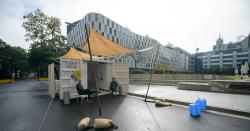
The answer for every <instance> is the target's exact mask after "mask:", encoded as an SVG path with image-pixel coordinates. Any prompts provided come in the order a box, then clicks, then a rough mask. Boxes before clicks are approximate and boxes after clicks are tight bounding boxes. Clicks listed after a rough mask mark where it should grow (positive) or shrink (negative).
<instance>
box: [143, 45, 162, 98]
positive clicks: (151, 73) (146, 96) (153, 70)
mask: <svg viewBox="0 0 250 131" xmlns="http://www.w3.org/2000/svg"><path fill="white" fill-rule="evenodd" d="M158 54H159V47H158V48H157V53H156V55H155V56H154V59H153V62H152V63H153V69H152V70H151V72H150V78H149V82H148V89H147V93H146V95H145V100H144V101H145V102H147V98H148V91H149V87H150V85H151V82H152V77H153V72H155V61H156V59H157V56H158Z"/></svg>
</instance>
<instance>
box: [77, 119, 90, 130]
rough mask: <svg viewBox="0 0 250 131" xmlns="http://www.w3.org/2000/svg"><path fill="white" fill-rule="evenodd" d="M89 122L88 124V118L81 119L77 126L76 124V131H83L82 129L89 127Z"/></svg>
mask: <svg viewBox="0 0 250 131" xmlns="http://www.w3.org/2000/svg"><path fill="white" fill-rule="evenodd" d="M89 122H90V118H89V117H85V118H83V119H82V120H81V121H80V122H79V124H78V126H77V130H78V131H82V130H84V129H85V128H86V127H87V126H88V125H89Z"/></svg>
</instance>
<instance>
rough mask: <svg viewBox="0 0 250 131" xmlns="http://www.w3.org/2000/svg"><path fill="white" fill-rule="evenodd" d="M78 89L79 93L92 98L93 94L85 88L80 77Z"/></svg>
mask: <svg viewBox="0 0 250 131" xmlns="http://www.w3.org/2000/svg"><path fill="white" fill-rule="evenodd" d="M76 90H77V92H78V94H79V95H88V98H90V96H91V95H92V94H93V93H92V92H91V91H90V90H89V89H84V88H83V86H82V84H81V80H80V79H78V82H77V84H76Z"/></svg>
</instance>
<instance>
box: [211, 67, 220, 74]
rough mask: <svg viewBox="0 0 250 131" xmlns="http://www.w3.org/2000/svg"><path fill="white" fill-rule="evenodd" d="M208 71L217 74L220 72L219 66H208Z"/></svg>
mask: <svg viewBox="0 0 250 131" xmlns="http://www.w3.org/2000/svg"><path fill="white" fill-rule="evenodd" d="M209 72H210V73H212V74H219V73H220V67H219V66H211V67H210V68H209Z"/></svg>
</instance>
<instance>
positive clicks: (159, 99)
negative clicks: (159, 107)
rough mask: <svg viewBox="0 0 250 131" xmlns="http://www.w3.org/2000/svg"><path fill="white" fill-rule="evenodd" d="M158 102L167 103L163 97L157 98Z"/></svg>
mask: <svg viewBox="0 0 250 131" xmlns="http://www.w3.org/2000/svg"><path fill="white" fill-rule="evenodd" d="M156 100H158V101H161V102H165V98H163V97H155V98H154V101H156Z"/></svg>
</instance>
